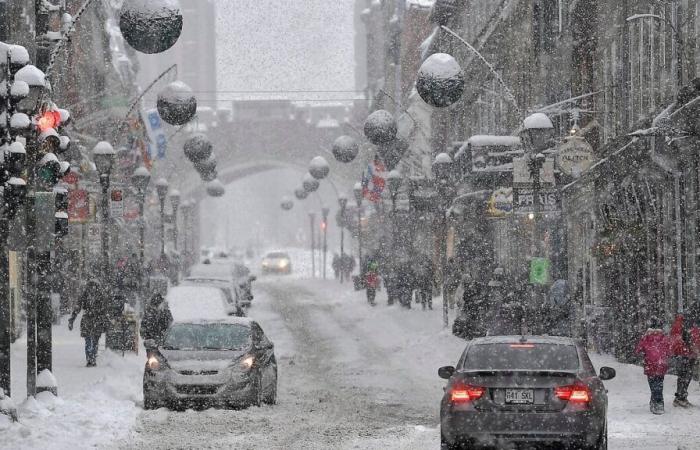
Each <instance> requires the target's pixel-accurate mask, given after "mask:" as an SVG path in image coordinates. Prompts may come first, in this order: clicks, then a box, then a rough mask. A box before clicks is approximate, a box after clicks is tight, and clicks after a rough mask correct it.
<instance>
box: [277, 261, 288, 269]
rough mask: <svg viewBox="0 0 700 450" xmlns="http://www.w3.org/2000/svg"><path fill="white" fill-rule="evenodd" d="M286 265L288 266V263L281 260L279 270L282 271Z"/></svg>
mask: <svg viewBox="0 0 700 450" xmlns="http://www.w3.org/2000/svg"><path fill="white" fill-rule="evenodd" d="M288 265H289V261H287V260H286V259H283V260H282V261H280V262H279V266H280V269H284V268H285V267H287V266H288Z"/></svg>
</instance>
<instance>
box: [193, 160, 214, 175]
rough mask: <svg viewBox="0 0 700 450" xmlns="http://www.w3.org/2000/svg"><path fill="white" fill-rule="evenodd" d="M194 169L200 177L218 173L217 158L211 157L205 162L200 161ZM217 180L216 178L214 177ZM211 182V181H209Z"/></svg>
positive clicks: (195, 164)
mask: <svg viewBox="0 0 700 450" xmlns="http://www.w3.org/2000/svg"><path fill="white" fill-rule="evenodd" d="M194 168H195V170H196V171H197V173H199V175H200V176H207V175H211V174H215V173H216V158H214V156H213V155H212V156H210V157H209V158H207V159H205V160H204V161H198V162H196V163H194ZM214 178H216V177H214ZM208 181H211V180H208Z"/></svg>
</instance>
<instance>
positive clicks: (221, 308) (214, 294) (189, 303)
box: [165, 286, 232, 320]
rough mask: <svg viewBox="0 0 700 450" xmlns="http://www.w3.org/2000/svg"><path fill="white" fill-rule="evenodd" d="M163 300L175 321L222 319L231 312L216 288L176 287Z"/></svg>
mask: <svg viewBox="0 0 700 450" xmlns="http://www.w3.org/2000/svg"><path fill="white" fill-rule="evenodd" d="M165 298H166V300H167V302H168V306H169V307H170V311H171V312H172V314H173V317H174V319H175V320H179V319H190V318H193V317H196V318H208V319H224V318H226V317H228V316H229V313H230V312H231V311H232V309H231V307H230V306H229V303H228V302H227V301H226V295H225V294H224V292H223V291H222V290H221V288H218V287H210V286H176V287H173V288H170V290H169V291H168V294H167V296H166V297H165Z"/></svg>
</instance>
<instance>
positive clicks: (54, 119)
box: [36, 111, 61, 133]
mask: <svg viewBox="0 0 700 450" xmlns="http://www.w3.org/2000/svg"><path fill="white" fill-rule="evenodd" d="M60 123H61V113H59V112H58V111H44V112H43V113H42V114H41V116H39V117H37V119H36V126H37V128H39V131H40V132H42V133H43V132H44V131H46V130H49V129H51V128H56V127H58V125H60Z"/></svg>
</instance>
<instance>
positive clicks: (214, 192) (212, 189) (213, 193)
mask: <svg viewBox="0 0 700 450" xmlns="http://www.w3.org/2000/svg"><path fill="white" fill-rule="evenodd" d="M225 193H226V188H225V187H224V185H223V184H222V183H221V181H219V180H218V179H215V180H213V181H210V182H209V183H207V194H209V196H210V197H223V195H224V194H225Z"/></svg>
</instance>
